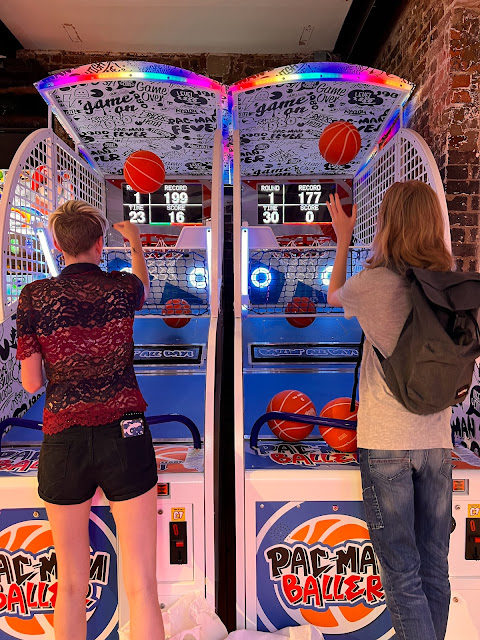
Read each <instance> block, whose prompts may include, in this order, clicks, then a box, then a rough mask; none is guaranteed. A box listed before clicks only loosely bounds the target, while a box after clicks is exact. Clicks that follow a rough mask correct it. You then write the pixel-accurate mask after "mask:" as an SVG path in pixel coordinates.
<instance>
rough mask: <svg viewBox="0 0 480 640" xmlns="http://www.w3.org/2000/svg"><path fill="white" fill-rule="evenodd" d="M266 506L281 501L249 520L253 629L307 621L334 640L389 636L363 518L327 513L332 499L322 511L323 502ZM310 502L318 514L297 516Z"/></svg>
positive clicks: (308, 509)
mask: <svg viewBox="0 0 480 640" xmlns="http://www.w3.org/2000/svg"><path fill="white" fill-rule="evenodd" d="M274 504H275V505H279V504H282V506H281V508H280V509H279V510H278V511H277V512H276V513H275V514H274V515H273V517H270V518H269V520H267V521H266V522H265V524H264V526H263V527H262V528H259V527H258V525H257V529H259V532H258V535H257V548H258V552H257V599H258V603H257V613H258V617H259V623H260V624H259V630H260V629H261V630H264V629H265V630H268V631H274V630H276V629H280V628H282V627H283V626H289V625H293V624H311V625H314V626H315V627H317V628H318V629H319V630H320V631H321V632H322V633H323V634H324V637H325V638H329V637H332V638H333V637H334V638H335V639H336V640H340V638H345V639H346V640H347V639H349V640H353V638H355V640H379V639H380V638H381V639H382V640H386V639H387V638H391V637H393V635H394V631H393V629H392V626H391V620H390V617H389V615H388V612H387V610H386V605H385V595H384V592H383V588H382V583H381V578H380V575H379V567H378V561H377V558H376V556H375V553H374V551H373V547H372V544H371V541H370V538H369V534H368V530H367V527H366V524H365V522H364V521H363V520H362V519H361V518H359V517H357V516H356V515H355V516H353V515H346V513H345V509H341V515H339V514H338V513H335V512H334V511H333V509H332V507H333V505H330V509H328V510H327V509H325V507H324V505H327V504H328V503H322V502H309V503H274ZM342 504H349V505H350V504H355V503H342ZM264 506H265V505H264ZM315 506H316V511H317V513H319V512H320V513H322V512H323V514H324V515H317V516H314V517H310V518H306V519H303V518H301V517H300V513H299V512H300V511H303V512H304V515H307V513H310V514H311V512H312V511H314V510H315ZM337 507H338V505H337ZM357 509H358V506H357ZM325 511H327V513H325ZM257 514H258V510H257ZM276 516H278V518H277V517H276ZM287 523H289V524H287ZM280 533H281V535H279V534H280ZM275 538H277V539H276V540H275ZM259 580H261V581H262V582H261V583H260V582H259ZM265 580H266V583H265Z"/></svg>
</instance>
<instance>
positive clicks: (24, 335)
mask: <svg viewBox="0 0 480 640" xmlns="http://www.w3.org/2000/svg"><path fill="white" fill-rule="evenodd" d="M35 316H36V312H35V309H34V305H33V302H32V297H31V295H30V290H29V285H27V286H26V287H24V288H23V289H22V292H21V294H20V298H19V300H18V307H17V359H18V360H20V362H21V365H20V367H21V368H20V375H21V380H22V385H23V388H24V389H25V391H28V392H29V393H35V391H38V390H39V389H40V388H41V387H43V385H44V384H45V374H44V371H43V356H42V350H41V347H40V343H39V341H38V338H37V334H36V331H35V327H36V319H35Z"/></svg>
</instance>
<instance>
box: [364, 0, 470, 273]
mask: <svg viewBox="0 0 480 640" xmlns="http://www.w3.org/2000/svg"><path fill="white" fill-rule="evenodd" d="M374 66H377V67H378V68H380V69H383V70H385V71H388V72H390V73H394V74H397V75H399V76H403V77H405V78H407V79H408V80H411V81H413V82H415V84H416V85H417V88H416V90H415V94H414V98H413V103H412V111H411V119H410V123H409V126H410V127H411V128H412V129H415V130H416V131H418V132H419V133H420V135H422V136H423V137H424V138H425V140H426V141H427V143H428V145H429V146H430V148H431V149H432V152H433V155H434V157H435V160H436V161H437V164H438V167H439V169H440V173H441V175H442V178H443V182H444V187H445V191H446V196H447V203H448V209H449V216H450V225H451V230H452V248H453V252H454V255H455V258H456V262H457V267H458V269H460V270H472V271H473V270H478V268H479V253H480V252H479V244H480V235H479V234H478V227H479V207H480V159H479V158H480V154H479V150H480V110H479V101H480V94H479V89H480V86H479V85H480V80H479V79H480V5H479V3H478V0H423V1H422V2H420V1H419V0H410V1H409V2H408V4H407V6H406V7H405V9H404V11H403V12H402V14H401V15H400V17H399V19H398V22H397V24H396V25H395V27H394V29H393V30H392V32H391V34H390V36H389V38H388V40H387V42H386V44H385V46H384V47H383V50H382V51H381V52H380V54H379V56H378V57H377V60H376V61H375V63H374Z"/></svg>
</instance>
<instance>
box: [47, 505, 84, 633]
mask: <svg viewBox="0 0 480 640" xmlns="http://www.w3.org/2000/svg"><path fill="white" fill-rule="evenodd" d="M91 503H92V501H91V500H87V502H83V503H82V504H73V505H57V504H50V503H47V502H46V503H45V507H46V509H47V514H48V520H49V522H50V526H51V528H52V534H53V542H54V545H55V552H56V554H57V570H58V590H57V601H56V603H55V613H54V628H55V640H85V638H86V637H87V616H86V597H87V590H88V581H89V578H90V541H89V536H88V519H89V516H90V506H91Z"/></svg>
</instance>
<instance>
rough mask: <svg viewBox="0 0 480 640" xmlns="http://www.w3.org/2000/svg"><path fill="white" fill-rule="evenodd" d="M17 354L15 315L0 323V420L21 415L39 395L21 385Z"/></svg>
mask: <svg viewBox="0 0 480 640" xmlns="http://www.w3.org/2000/svg"><path fill="white" fill-rule="evenodd" d="M16 355H17V329H16V315H13V316H11V317H10V318H7V319H6V320H5V321H4V322H3V323H1V324H0V420H3V419H5V418H14V417H19V416H21V415H23V414H24V413H25V412H26V411H27V409H28V408H29V407H30V406H32V404H33V402H35V400H36V399H37V398H38V397H39V395H41V394H39V395H35V396H31V395H30V394H29V393H27V392H26V391H25V389H24V388H23V387H22V383H21V377H20V362H19V361H18V360H17V359H16Z"/></svg>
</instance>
